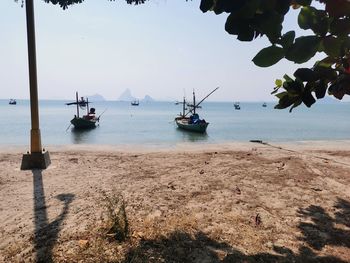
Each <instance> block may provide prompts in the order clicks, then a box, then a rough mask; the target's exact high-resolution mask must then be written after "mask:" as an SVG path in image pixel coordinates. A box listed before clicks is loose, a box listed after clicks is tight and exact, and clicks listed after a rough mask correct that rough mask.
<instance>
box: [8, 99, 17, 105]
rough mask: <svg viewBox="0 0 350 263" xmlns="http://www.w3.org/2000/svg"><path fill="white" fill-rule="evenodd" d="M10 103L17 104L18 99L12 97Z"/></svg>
mask: <svg viewBox="0 0 350 263" xmlns="http://www.w3.org/2000/svg"><path fill="white" fill-rule="evenodd" d="M9 104H10V105H16V104H17V101H16V100H15V99H10V101H9Z"/></svg>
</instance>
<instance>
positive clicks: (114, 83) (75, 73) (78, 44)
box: [0, 0, 312, 101]
mask: <svg viewBox="0 0 350 263" xmlns="http://www.w3.org/2000/svg"><path fill="white" fill-rule="evenodd" d="M19 2H20V1H19ZM34 2H35V15H36V34H37V39H36V41H37V60H38V82H39V98H40V99H72V98H74V93H75V91H79V93H80V94H81V95H92V94H95V93H98V94H101V95H102V96H103V97H105V98H106V99H109V100H116V99H117V98H118V97H119V95H120V94H121V93H122V92H123V91H124V90H125V89H126V88H129V89H130V90H131V92H132V94H133V95H134V96H136V97H139V98H143V97H144V96H145V95H146V94H148V95H150V96H152V97H154V98H155V99H163V100H164V99H181V98H182V96H183V94H184V91H185V93H186V94H187V95H190V93H191V91H192V89H195V91H196V93H197V96H198V97H202V96H205V95H206V94H207V93H209V92H210V91H211V90H212V89H214V88H215V87H217V86H219V87H220V89H219V90H218V91H217V92H216V93H214V94H213V95H212V96H211V97H210V99H211V100H215V101H237V100H239V101H271V100H275V99H274V97H273V96H272V95H270V92H271V91H272V89H273V87H274V81H275V79H276V78H281V77H282V76H283V75H284V73H289V74H290V75H292V73H293V72H294V71H295V69H296V68H297V67H298V65H295V64H293V63H292V62H289V61H286V60H283V61H281V62H280V63H278V64H277V65H275V66H273V67H270V68H258V67H256V66H255V65H254V64H253V62H252V61H251V59H252V58H253V57H254V56H255V54H256V53H257V52H258V51H259V50H260V49H262V48H263V47H265V46H267V45H268V42H267V41H266V39H265V38H262V39H259V40H257V41H254V42H253V43H251V42H239V41H238V40H236V39H235V37H234V36H231V35H229V34H227V33H226V32H225V30H224V24H225V20H226V17H227V14H222V15H219V16H217V15H215V14H214V13H212V12H210V13H205V14H203V13H202V12H201V11H200V10H199V3H200V1H199V0H194V1H191V2H186V1H185V0H183V1H181V0H169V1H165V0H158V1H155V0H151V1H150V2H148V3H146V4H144V5H140V6H130V5H127V4H126V3H125V1H124V0H119V1H116V2H109V1H107V0H86V1H85V2H84V3H83V4H80V5H74V6H72V7H70V8H69V9H68V10H65V11H63V10H62V9H60V8H59V7H58V6H54V5H51V4H46V3H44V1H42V0H35V1H34ZM0 12H1V15H0V32H1V34H0V58H1V59H0V80H1V95H0V98H3V99H8V98H17V99H22V98H29V88H28V85H29V84H28V68H27V64H28V63H27V46H26V31H25V29H26V24H25V9H24V8H21V5H20V3H15V2H14V1H13V0H1V1H0ZM293 25H294V26H295V25H296V16H295V15H292V16H290V17H288V21H287V27H290V26H293ZM294 26H293V27H294ZM286 30H287V29H286ZM286 30H285V31H286ZM311 64H312V63H311ZM311 64H310V63H309V64H308V65H311Z"/></svg>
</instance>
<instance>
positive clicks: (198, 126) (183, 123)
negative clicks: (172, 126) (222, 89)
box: [175, 87, 219, 133]
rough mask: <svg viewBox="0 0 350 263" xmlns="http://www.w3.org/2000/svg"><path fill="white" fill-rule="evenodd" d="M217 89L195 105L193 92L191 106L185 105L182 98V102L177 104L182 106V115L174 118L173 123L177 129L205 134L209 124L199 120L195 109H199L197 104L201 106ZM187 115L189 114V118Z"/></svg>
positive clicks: (184, 100)
mask: <svg viewBox="0 0 350 263" xmlns="http://www.w3.org/2000/svg"><path fill="white" fill-rule="evenodd" d="M218 88H219V87H217V88H216V89H214V90H213V91H212V92H210V93H209V94H208V95H207V96H206V97H204V99H202V100H201V101H200V102H199V103H196V96H195V93H194V91H193V104H190V103H187V102H186V99H185V97H184V99H183V102H178V103H177V105H178V104H182V113H180V116H178V117H176V118H175V122H176V125H177V127H179V128H180V129H183V130H187V131H191V132H198V133H205V132H206V130H207V127H208V125H209V122H207V121H205V120H204V119H200V118H199V115H198V114H197V113H196V109H198V108H200V106H199V104H201V103H202V102H203V101H204V100H205V99H206V98H208V97H209V96H210V95H211V94H212V93H213V92H214V91H216V90H217V89H218ZM186 106H187V107H189V111H188V112H187V113H186V110H187V108H186ZM188 114H191V115H190V116H189V117H188V116H187V115H188Z"/></svg>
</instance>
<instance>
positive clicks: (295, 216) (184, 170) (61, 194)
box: [0, 141, 350, 263]
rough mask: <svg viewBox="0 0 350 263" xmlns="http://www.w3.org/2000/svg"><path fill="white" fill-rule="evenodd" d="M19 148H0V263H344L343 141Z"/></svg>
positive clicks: (348, 227)
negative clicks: (118, 210) (34, 159)
mask: <svg viewBox="0 0 350 263" xmlns="http://www.w3.org/2000/svg"><path fill="white" fill-rule="evenodd" d="M25 150H26V149H24V148H23V147H7V148H6V149H5V148H2V149H1V151H0V165H1V170H0V196H1V198H0V219H1V220H0V261H1V262H35V261H39V262H40V261H41V262H198V263H205V262H350V188H349V185H350V142H348V141H338V142H299V143H284V144H281V143H275V144H259V143H248V142H247V143H231V144H223V145H219V144H216V145H214V144H212V145H204V144H203V145H197V146H195V147H191V146H190V145H178V146H175V147H172V148H142V146H140V147H137V148H136V149H135V147H127V146H125V147H117V146H52V147H48V150H49V152H50V156H51V161H52V164H51V166H50V167H49V168H48V169H47V170H43V171H40V170H34V171H20V170H19V167H20V162H21V154H22V152H24V151H25ZM106 196H107V197H109V198H111V199H108V200H118V201H120V200H124V205H125V212H126V220H127V223H128V227H129V231H128V236H127V238H126V240H125V241H117V240H115V238H114V236H111V235H110V234H109V233H107V232H106V224H107V223H106V213H107V210H108V209H109V203H108V202H106ZM113 198H114V199H113ZM120 202H121V201H120Z"/></svg>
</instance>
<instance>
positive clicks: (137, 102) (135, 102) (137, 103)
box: [131, 100, 140, 106]
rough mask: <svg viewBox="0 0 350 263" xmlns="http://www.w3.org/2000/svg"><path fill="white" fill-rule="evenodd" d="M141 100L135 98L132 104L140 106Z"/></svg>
mask: <svg viewBox="0 0 350 263" xmlns="http://www.w3.org/2000/svg"><path fill="white" fill-rule="evenodd" d="M139 104H140V102H139V100H134V101H132V102H131V106H139Z"/></svg>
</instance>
